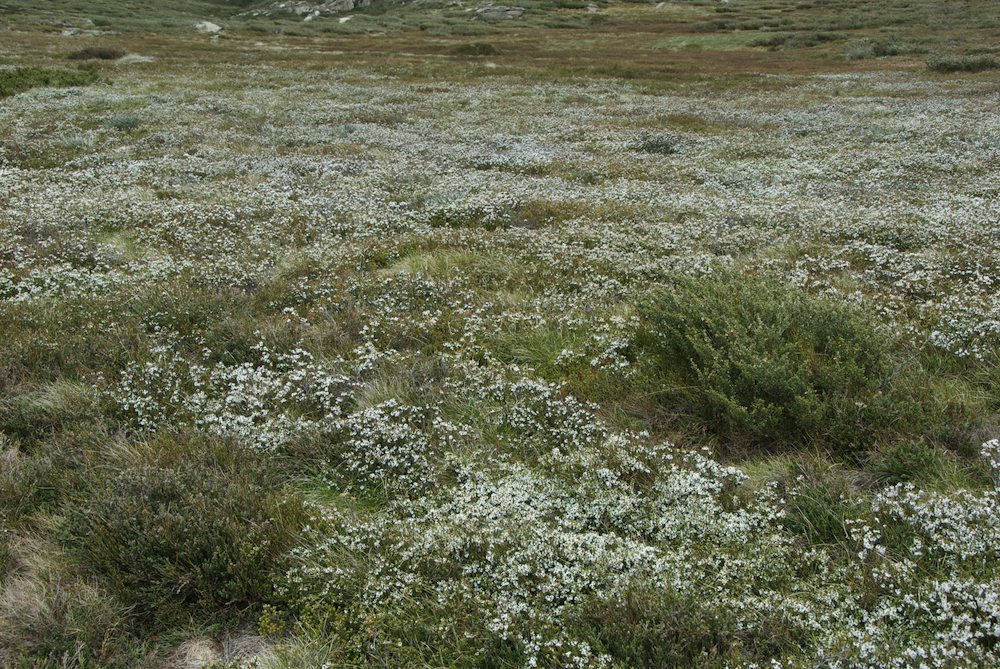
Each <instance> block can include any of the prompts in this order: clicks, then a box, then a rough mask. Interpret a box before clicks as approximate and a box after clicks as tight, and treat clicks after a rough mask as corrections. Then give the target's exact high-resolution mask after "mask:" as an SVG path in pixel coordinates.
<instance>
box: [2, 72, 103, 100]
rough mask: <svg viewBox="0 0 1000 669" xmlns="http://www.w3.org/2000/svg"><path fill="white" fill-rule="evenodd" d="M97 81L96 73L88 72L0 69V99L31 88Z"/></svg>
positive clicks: (58, 86)
mask: <svg viewBox="0 0 1000 669" xmlns="http://www.w3.org/2000/svg"><path fill="white" fill-rule="evenodd" d="M95 81H97V73H96V72H91V71H89V70H54V69H49V68H44V67H16V68H14V69H12V70H3V69H0V98H5V97H7V96H10V95H16V94H18V93H23V92H24V91H27V90H29V89H32V88H41V87H46V86H50V87H54V88H64V87H68V86H87V85H89V84H92V83H94V82H95Z"/></svg>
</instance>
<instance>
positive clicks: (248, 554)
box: [69, 440, 302, 620]
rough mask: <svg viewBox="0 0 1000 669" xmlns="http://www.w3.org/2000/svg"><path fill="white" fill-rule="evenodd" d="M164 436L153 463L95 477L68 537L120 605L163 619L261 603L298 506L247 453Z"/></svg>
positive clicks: (296, 517) (286, 543)
mask: <svg viewBox="0 0 1000 669" xmlns="http://www.w3.org/2000/svg"><path fill="white" fill-rule="evenodd" d="M164 441H165V443H163V444H160V445H159V446H158V448H159V449H161V451H162V454H157V455H156V456H154V457H153V458H152V459H151V461H149V462H145V463H141V464H136V465H133V466H128V467H124V468H122V469H120V470H118V471H117V472H116V473H114V474H111V475H108V476H106V477H102V478H100V479H98V480H97V481H96V482H95V485H94V487H93V489H92V490H90V491H88V492H87V494H86V497H85V499H82V500H80V504H79V506H78V507H77V508H75V509H74V511H73V513H72V516H71V518H70V521H69V533H70V536H71V538H72V543H73V544H74V545H76V546H78V547H79V548H80V549H81V550H82V552H83V554H84V556H85V557H86V558H87V560H88V561H89V563H90V564H91V565H92V567H93V568H94V569H95V571H97V572H98V573H100V574H102V575H104V576H106V577H107V578H108V579H109V580H110V582H111V584H112V585H113V587H114V588H115V590H116V592H118V593H119V594H120V596H121V597H122V599H123V600H124V601H126V602H129V603H130V604H133V605H135V606H136V607H137V612H138V613H140V614H146V615H149V614H153V615H155V616H156V618H157V619H160V620H163V619H167V618H169V616H170V614H171V612H174V611H177V610H188V611H190V612H192V613H195V614H197V613H199V612H204V611H209V610H216V611H218V610H223V609H226V610H229V611H234V612H235V611H239V610H242V609H244V608H246V607H249V606H253V605H256V604H258V603H260V602H262V601H264V600H266V598H267V597H268V595H269V593H270V592H271V577H272V575H273V572H272V570H273V569H274V567H275V562H276V560H277V559H278V557H279V556H280V555H282V554H284V552H285V550H286V549H287V548H288V547H289V545H290V542H291V541H292V539H293V537H294V536H295V534H296V532H297V530H298V528H299V523H300V521H301V520H302V515H301V513H302V511H301V506H300V505H299V504H297V503H296V502H295V500H286V499H284V498H283V497H282V496H281V495H280V494H279V493H278V492H277V491H276V490H275V489H274V488H273V487H272V486H271V485H270V482H271V481H270V475H269V473H268V471H267V470H266V469H265V466H264V464H263V463H262V462H261V461H260V460H258V459H257V458H255V457H254V456H253V455H252V454H250V453H245V452H242V451H240V450H239V449H235V448H231V449H224V448H223V447H221V446H219V445H213V444H210V443H209V444H206V443H204V442H203V441H196V442H195V443H184V444H177V443H166V440H164Z"/></svg>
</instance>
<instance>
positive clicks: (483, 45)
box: [448, 42, 500, 56]
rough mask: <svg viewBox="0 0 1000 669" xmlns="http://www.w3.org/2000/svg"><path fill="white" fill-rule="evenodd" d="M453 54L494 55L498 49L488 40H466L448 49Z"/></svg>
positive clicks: (498, 51)
mask: <svg viewBox="0 0 1000 669" xmlns="http://www.w3.org/2000/svg"><path fill="white" fill-rule="evenodd" d="M448 51H449V53H451V54H452V55H453V56H495V55H497V54H499V53H500V50H499V49H497V48H496V47H495V46H493V45H492V44H490V43H489V42H466V43H464V44H458V45H456V46H453V47H452V48H451V49H449V50H448Z"/></svg>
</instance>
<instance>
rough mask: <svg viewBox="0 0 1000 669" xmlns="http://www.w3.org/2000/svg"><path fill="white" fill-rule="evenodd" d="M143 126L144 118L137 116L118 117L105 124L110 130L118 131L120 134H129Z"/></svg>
mask: <svg viewBox="0 0 1000 669" xmlns="http://www.w3.org/2000/svg"><path fill="white" fill-rule="evenodd" d="M141 125H142V117H140V116H137V115H135V114H127V115H125V116H116V117H114V118H113V119H111V120H109V121H108V122H107V123H105V127H106V128H108V130H118V131H120V132H128V131H130V130H135V129H137V128H138V127H139V126H141Z"/></svg>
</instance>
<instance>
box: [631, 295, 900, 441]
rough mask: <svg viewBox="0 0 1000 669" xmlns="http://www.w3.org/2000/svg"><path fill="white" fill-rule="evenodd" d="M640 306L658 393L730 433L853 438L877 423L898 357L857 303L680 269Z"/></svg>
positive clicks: (752, 437)
mask: <svg viewBox="0 0 1000 669" xmlns="http://www.w3.org/2000/svg"><path fill="white" fill-rule="evenodd" d="M640 314H641V317H642V328H641V331H640V333H639V337H638V340H637V341H638V345H639V346H640V348H641V350H642V351H644V352H645V353H646V354H647V355H648V359H647V361H648V363H650V364H651V365H652V367H653V370H652V376H653V378H654V379H655V380H656V383H657V386H658V387H657V388H655V390H654V392H655V393H657V395H658V396H659V397H660V398H661V400H662V401H664V402H667V403H670V404H673V405H679V406H678V407H677V408H680V409H682V410H685V411H686V412H688V413H690V414H692V415H694V416H695V417H697V418H699V419H701V420H702V421H703V423H704V425H705V427H706V428H708V429H709V430H711V431H714V432H716V433H717V434H719V435H720V436H723V437H726V438H731V439H735V440H743V441H747V442H749V443H750V444H751V445H755V446H758V447H769V446H772V445H774V446H788V445H794V444H800V443H803V442H806V441H812V440H819V441H821V442H825V443H829V444H832V445H836V446H848V445H850V444H852V443H853V442H855V441H858V440H862V439H864V438H865V437H866V436H867V434H868V432H869V431H870V429H871V428H873V427H875V425H874V424H873V423H874V422H875V420H876V419H878V418H879V416H878V414H879V409H880V407H881V406H882V405H883V404H884V400H883V399H882V397H881V395H882V385H883V383H884V382H885V381H886V379H887V377H888V376H889V374H890V372H891V366H890V359H889V355H888V350H887V342H886V341H885V340H884V338H883V337H881V336H880V335H879V333H878V332H877V331H876V330H875V329H874V327H872V325H871V320H870V319H869V318H868V317H867V316H865V315H864V314H863V313H862V312H860V311H859V310H858V309H856V308H853V307H850V306H848V305H844V304H839V303H836V302H832V301H828V300H823V299H818V298H814V297H811V296H809V295H808V294H807V293H805V292H803V291H801V290H798V289H796V288H791V287H787V286H784V285H781V284H778V283H776V282H774V281H769V280H758V279H752V278H748V277H742V276H737V275H722V276H715V277H708V278H680V279H678V280H677V281H676V283H675V285H674V286H673V287H671V288H667V289H662V290H659V291H656V292H655V294H653V295H652V296H651V297H649V298H648V299H647V300H646V301H645V303H643V304H642V305H640Z"/></svg>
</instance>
